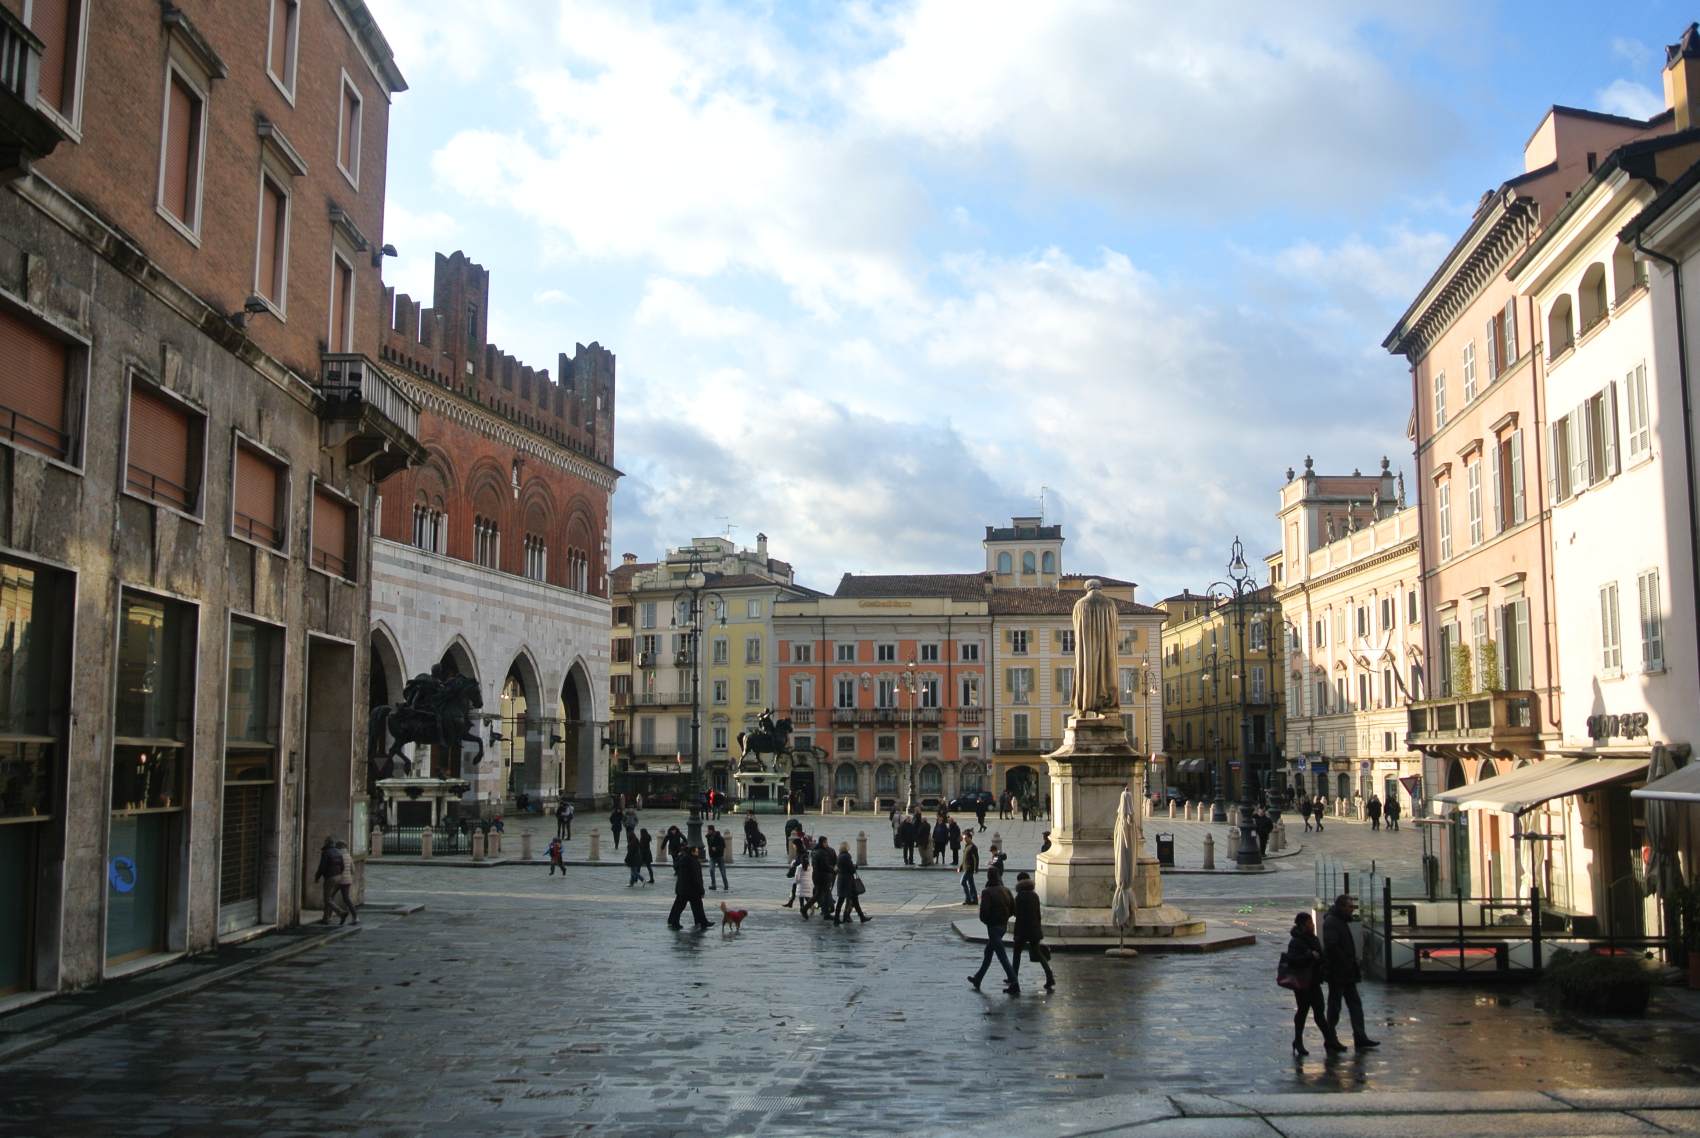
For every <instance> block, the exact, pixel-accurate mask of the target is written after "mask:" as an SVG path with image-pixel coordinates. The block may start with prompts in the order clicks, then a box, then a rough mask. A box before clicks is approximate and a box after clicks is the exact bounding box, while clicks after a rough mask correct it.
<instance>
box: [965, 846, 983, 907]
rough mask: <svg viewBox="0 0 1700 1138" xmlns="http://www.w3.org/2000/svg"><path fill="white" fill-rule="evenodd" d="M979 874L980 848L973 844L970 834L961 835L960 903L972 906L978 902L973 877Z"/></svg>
mask: <svg viewBox="0 0 1700 1138" xmlns="http://www.w3.org/2000/svg"><path fill="white" fill-rule="evenodd" d="M978 872H980V847H979V846H976V845H975V844H974V835H973V833H972V832H969V833H966V834H963V835H962V903H963V904H964V905H972V904H974V903H975V902H977V901H979V899H980V893H979V890H977V889H975V888H974V875H975V874H976V873H978Z"/></svg>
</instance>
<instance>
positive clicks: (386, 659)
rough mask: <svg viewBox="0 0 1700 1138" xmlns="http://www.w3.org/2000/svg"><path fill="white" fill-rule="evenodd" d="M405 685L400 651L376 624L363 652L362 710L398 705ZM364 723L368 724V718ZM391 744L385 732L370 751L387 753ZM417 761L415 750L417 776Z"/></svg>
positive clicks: (372, 756) (387, 634)
mask: <svg viewBox="0 0 1700 1138" xmlns="http://www.w3.org/2000/svg"><path fill="white" fill-rule="evenodd" d="M406 686H407V669H406V667H405V666H404V665H403V664H402V660H401V651H400V649H398V648H397V647H396V643H395V640H394V638H392V637H391V636H390V634H389V630H388V629H386V628H384V627H383V626H382V625H379V626H377V627H376V628H374V629H372V636H371V643H370V650H369V651H368V653H367V663H366V707H367V712H368V714H370V712H371V711H373V710H376V709H377V708H380V707H385V706H388V705H389V704H394V703H400V702H401V692H402V689H403V688H404V687H406ZM368 722H370V720H369V719H368ZM391 742H392V740H391V738H390V735H389V733H388V732H385V733H384V737H383V738H382V739H379V740H378V741H377V746H376V747H375V748H373V750H375V751H377V752H378V755H383V754H387V753H388V752H389V749H390V743H391ZM378 755H369V756H368V757H369V758H374V759H376V758H377V757H378ZM419 758H420V756H419V755H418V753H417V749H415V751H414V754H413V759H414V773H415V774H418V773H419V765H418V764H419ZM398 771H399V764H398Z"/></svg>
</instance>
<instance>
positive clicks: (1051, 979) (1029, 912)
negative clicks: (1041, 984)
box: [1009, 872, 1057, 992]
mask: <svg viewBox="0 0 1700 1138" xmlns="http://www.w3.org/2000/svg"><path fill="white" fill-rule="evenodd" d="M1044 939H1045V929H1044V925H1043V923H1042V921H1041V919H1040V916H1039V891H1038V890H1037V889H1035V888H1034V887H1033V876H1032V874H1029V873H1026V872H1022V873H1018V874H1016V875H1015V951H1014V953H1013V954H1012V955H1013V956H1014V957H1015V966H1014V968H1013V969H1012V970H1011V979H1010V982H1009V986H1010V988H1011V989H1012V990H1013V991H1016V992H1019V991H1020V990H1021V980H1020V976H1021V950H1022V949H1024V948H1025V949H1026V950H1027V955H1028V957H1029V958H1031V959H1032V960H1034V961H1037V962H1038V964H1039V967H1041V968H1043V969H1044V970H1045V988H1046V990H1047V991H1048V990H1049V989H1051V988H1055V987H1056V986H1057V977H1056V974H1055V973H1054V972H1052V971H1051V950H1050V949H1048V948H1046V947H1045V946H1044V945H1043V944H1041V943H1040V942H1041V941H1043V940H1044Z"/></svg>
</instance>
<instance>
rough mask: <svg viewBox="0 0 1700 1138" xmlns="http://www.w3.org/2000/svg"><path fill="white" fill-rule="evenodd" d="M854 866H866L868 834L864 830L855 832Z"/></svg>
mask: <svg viewBox="0 0 1700 1138" xmlns="http://www.w3.org/2000/svg"><path fill="white" fill-rule="evenodd" d="M856 864H857V865H867V864H868V832H867V831H866V830H857V831H856Z"/></svg>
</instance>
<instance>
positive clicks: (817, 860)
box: [809, 837, 838, 913]
mask: <svg viewBox="0 0 1700 1138" xmlns="http://www.w3.org/2000/svg"><path fill="white" fill-rule="evenodd" d="M837 876H838V856H837V855H836V854H834V853H833V852H832V847H831V846H830V845H828V844H827V840H826V838H824V837H822V838H820V839H819V840H818V841H817V842H816V843H815V848H814V850H813V851H812V852H811V853H810V854H809V877H810V879H811V880H813V882H814V886H815V904H816V905H819V906H820V911H821V912H823V913H830V912H832V883H833V878H835V877H837Z"/></svg>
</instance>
